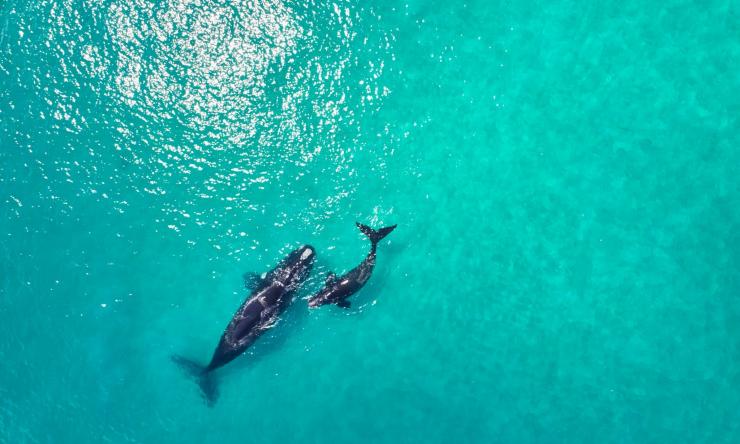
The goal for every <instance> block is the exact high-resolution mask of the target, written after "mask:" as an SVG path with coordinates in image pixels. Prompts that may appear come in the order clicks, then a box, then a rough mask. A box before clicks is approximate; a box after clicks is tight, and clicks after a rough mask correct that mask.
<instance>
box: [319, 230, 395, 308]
mask: <svg viewBox="0 0 740 444" xmlns="http://www.w3.org/2000/svg"><path fill="white" fill-rule="evenodd" d="M356 225H357V228H359V229H360V231H362V232H363V234H365V236H367V237H368V238H369V239H370V242H371V247H370V253H368V255H367V257H366V258H365V260H364V261H362V262H361V263H360V265H358V266H356V267H355V268H353V269H352V270H350V271H349V272H348V273H347V274H345V275H343V276H341V277H339V278H338V277H336V275H334V273H329V275H328V276H327V277H326V283H325V284H324V288H322V289H321V291H319V292H318V293H316V294H315V295H314V296H312V297H311V298H310V299H309V300H308V306H309V307H318V306H321V305H324V304H337V305H338V306H340V307H342V308H349V307H350V302H349V301H348V300H347V298H349V297H350V296H352V295H353V294H355V293H357V292H358V291H359V290H360V289H361V288H362V287H363V286H364V285H365V282H367V280H368V279H370V275H372V273H373V268H375V250H376V248H377V246H378V242H380V240H381V239H383V238H384V237H386V236H387V235H388V234H389V233H390V232H391V231H393V230H394V229H395V228H396V225H392V226H390V227H385V228H381V229H379V230H377V231H376V230H373V229H372V228H370V227H368V226H367V225H363V224H361V223H359V222H357V223H356Z"/></svg>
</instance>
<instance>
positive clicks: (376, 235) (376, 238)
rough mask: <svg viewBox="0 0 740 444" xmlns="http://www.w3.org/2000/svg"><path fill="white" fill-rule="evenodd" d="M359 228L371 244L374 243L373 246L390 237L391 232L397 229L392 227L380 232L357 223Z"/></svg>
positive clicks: (394, 226)
mask: <svg viewBox="0 0 740 444" xmlns="http://www.w3.org/2000/svg"><path fill="white" fill-rule="evenodd" d="M356 224H357V228H359V229H360V231H362V233H363V234H364V235H365V236H367V237H368V238H369V239H370V242H372V243H373V246H375V244H377V243H378V242H380V241H381V240H382V239H383V238H384V237H386V236H388V235H389V234H390V233H391V231H393V230H394V229H395V228H396V225H391V226H390V227H385V228H381V229H379V230H373V229H372V228H370V227H368V226H367V225H364V224H361V223H359V222H356Z"/></svg>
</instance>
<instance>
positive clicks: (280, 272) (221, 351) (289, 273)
mask: <svg viewBox="0 0 740 444" xmlns="http://www.w3.org/2000/svg"><path fill="white" fill-rule="evenodd" d="M315 256H316V253H315V250H314V248H313V247H312V246H310V245H304V246H302V247H300V248H298V249H296V250H293V251H292V252H291V253H290V254H288V255H287V256H286V257H285V258H284V259H283V260H282V261H281V262H280V263H279V264H278V265H277V266H276V267H275V268H273V269H272V270H271V271H269V272H268V273H266V274H264V275H262V276H261V277H258V276H257V275H251V274H250V275H249V276H250V278H249V279H246V278H245V283H246V285H247V287H248V288H249V289H250V290H252V293H251V294H250V295H249V297H248V298H247V299H246V300H245V301H244V303H242V305H241V307H239V309H238V310H237V311H236V313H235V314H234V316H233V317H232V318H231V321H230V322H229V325H227V326H226V330H225V331H224V333H223V335H221V340H220V341H219V342H218V345H217V346H216V350H215V351H214V352H213V357H212V358H211V362H210V363H209V364H208V365H207V366H205V367H203V366H202V365H200V364H198V363H196V362H194V361H192V360H190V359H187V358H184V357H182V356H173V357H172V360H173V361H175V362H176V363H177V364H179V365H180V366H181V367H183V368H184V369H185V370H186V371H188V372H189V373H190V374H191V375H193V376H194V377H196V378H197V380H198V385H199V386H200V388H201V390H202V392H203V396H204V398H205V399H206V402H207V403H208V405H213V403H214V402H215V401H216V398H217V397H218V391H217V390H216V382H215V379H214V378H213V375H212V373H213V371H214V370H216V369H217V368H219V367H222V366H224V365H226V364H228V363H229V362H231V361H232V360H233V359H234V358H236V357H237V356H239V355H240V354H242V353H243V352H244V351H245V350H246V349H247V348H248V347H249V346H250V345H252V344H253V343H254V341H255V340H257V338H258V337H259V336H260V335H261V334H262V333H263V332H265V330H267V329H269V328H270V327H272V326H273V325H274V324H275V322H276V321H277V320H278V317H279V316H280V314H281V313H282V312H283V311H284V310H285V308H286V307H287V306H288V304H289V303H290V301H291V299H292V298H293V294H294V293H295V291H296V290H297V289H298V287H299V286H300V284H301V283H302V282H303V281H305V280H306V278H307V277H308V275H309V273H310V272H311V268H312V267H313V261H314V258H315Z"/></svg>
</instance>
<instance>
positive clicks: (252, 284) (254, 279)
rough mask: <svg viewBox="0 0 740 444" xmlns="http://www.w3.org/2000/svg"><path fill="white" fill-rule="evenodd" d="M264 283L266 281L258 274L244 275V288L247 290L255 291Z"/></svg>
mask: <svg viewBox="0 0 740 444" xmlns="http://www.w3.org/2000/svg"><path fill="white" fill-rule="evenodd" d="M264 281H265V280H264V279H263V278H262V276H261V275H259V274H257V273H244V286H245V287H246V288H247V290H255V289H257V288H259V286H260V285H262V283H263V282H264Z"/></svg>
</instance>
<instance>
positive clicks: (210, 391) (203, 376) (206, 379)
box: [172, 355, 218, 407]
mask: <svg viewBox="0 0 740 444" xmlns="http://www.w3.org/2000/svg"><path fill="white" fill-rule="evenodd" d="M172 362H174V363H175V364H177V365H178V366H179V367H180V368H181V369H183V370H184V371H185V373H187V374H188V376H190V377H191V378H194V379H195V380H196V382H197V383H198V386H199V387H200V391H201V395H202V396H203V399H204V400H205V401H206V404H207V405H208V407H213V405H214V404H215V403H216V400H217V399H218V386H217V385H216V379H215V378H214V377H213V375H212V374H211V372H210V371H209V370H208V368H207V367H204V366H202V365H200V364H198V363H197V362H195V361H193V360H191V359H188V358H185V357H183V356H179V355H172Z"/></svg>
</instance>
